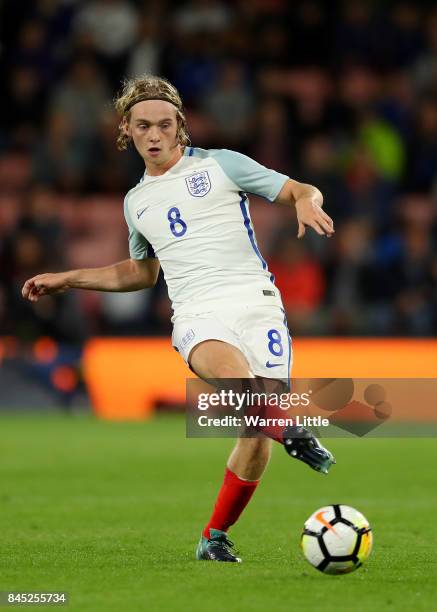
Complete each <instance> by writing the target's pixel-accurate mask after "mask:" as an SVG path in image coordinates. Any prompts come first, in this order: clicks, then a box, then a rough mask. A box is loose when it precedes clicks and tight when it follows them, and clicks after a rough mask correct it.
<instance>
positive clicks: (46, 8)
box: [0, 0, 437, 342]
mask: <svg viewBox="0 0 437 612" xmlns="http://www.w3.org/2000/svg"><path fill="white" fill-rule="evenodd" d="M0 11H1V21H0V28H1V55H0V68H1V74H2V84H3V95H2V96H1V102H0V104H1V113H0V335H2V334H3V335H4V334H7V335H12V334H13V335H16V336H18V337H19V338H21V339H23V340H32V339H35V338H37V337H38V336H41V335H48V336H52V337H54V338H56V339H57V340H59V341H63V342H80V341H82V340H84V339H86V338H87V337H88V336H90V335H92V334H112V335H118V334H120V335H123V334H139V335H144V334H146V335H147V334H150V335H156V334H166V333H169V332H170V321H169V318H170V314H171V311H170V305H169V302H168V298H167V294H166V289H165V287H164V285H163V282H162V279H161V281H160V282H159V284H158V286H157V287H156V288H155V289H154V290H151V291H146V292H144V291H143V292H138V293H129V294H121V295H118V294H97V293H94V292H77V291H75V292H71V293H70V294H64V295H62V296H60V297H59V298H56V299H53V298H45V299H44V300H41V301H40V302H38V303H37V304H33V305H32V304H30V303H26V302H24V300H22V298H21V293H20V290H21V286H22V283H23V282H24V280H26V279H27V278H29V277H30V276H33V275H35V274H37V273H41V272H45V271H56V270H63V269H66V268H72V267H94V266H99V265H106V264H109V263H112V262H114V261H116V260H119V259H124V258H126V257H127V256H128V251H127V228H126V226H125V222H124V218H123V214H122V204H123V194H124V192H126V191H127V190H128V189H130V188H131V187H132V186H133V185H135V184H136V183H137V182H138V180H139V178H140V177H141V174H142V172H143V168H142V163H141V160H140V159H139V158H138V157H137V156H136V154H135V153H134V152H133V151H128V152H127V153H123V154H121V153H119V152H118V151H117V150H116V147H115V138H116V133H117V124H118V120H117V117H116V115H115V113H114V111H113V109H112V106H111V100H112V98H113V96H114V93H115V92H116V91H117V89H118V88H119V87H120V83H121V80H122V78H123V76H125V75H128V76H131V75H138V74H141V73H144V72H151V73H156V74H160V75H163V76H166V77H167V78H169V79H170V80H171V81H172V82H173V83H174V84H175V85H176V86H177V87H178V88H179V90H180V92H181V94H182V96H183V98H184V101H185V106H186V109H187V116H188V123H189V128H190V134H191V140H192V143H193V145H194V146H200V147H205V148H208V147H218V148H223V147H226V148H232V149H236V150H238V151H241V152H243V153H247V154H248V155H250V156H251V157H253V158H255V159H256V160H258V161H259V162H261V163H263V164H265V165H266V166H268V167H271V168H275V169H277V170H279V171H281V172H285V173H287V174H289V175H290V176H292V177H293V178H296V179H297V180H300V181H304V182H309V183H313V184H315V185H317V186H318V187H319V188H320V189H321V190H322V192H323V193H324V195H325V203H326V209H327V211H328V213H329V214H330V215H331V216H332V217H333V218H334V220H335V222H336V234H335V237H334V238H333V239H332V240H327V239H324V240H321V239H320V238H318V237H316V236H315V235H310V232H307V237H306V238H305V240H303V241H297V239H296V232H297V227H296V223H295V220H294V215H293V214H292V212H291V211H288V210H286V209H280V208H279V207H275V206H274V205H270V204H268V203H265V202H263V201H260V200H258V199H257V198H251V212H252V218H253V221H254V224H255V229H256V233H257V238H258V243H259V245H260V249H261V251H262V252H263V255H264V256H265V257H266V259H267V260H268V262H269V265H270V267H271V269H272V271H273V272H274V273H275V275H276V277H277V284H278V286H279V287H280V289H281V291H282V295H283V299H284V303H285V305H286V308H287V313H288V318H289V323H290V328H291V331H292V333H293V334H303V335H311V334H317V335H371V336H372V335H407V336H408V335H411V336H416V335H417V336H427V335H433V334H434V333H435V332H436V328H437V308H436V306H437V290H436V280H437V258H436V254H435V244H436V199H437V180H436V168H437V9H436V8H435V6H434V8H432V4H431V3H430V4H429V5H427V4H426V3H423V2H422V3H417V2H401V1H399V2H384V3H382V2H374V3H372V2H366V1H355V0H346V1H344V2H329V3H327V2H316V1H312V0H307V1H294V2H287V1H286V0H250V1H249V0H234V1H228V2H226V1H224V0H191V1H186V2H169V1H165V0H149V1H146V0H144V1H140V0H138V1H129V0H89V1H80V0H34V1H33V2H14V1H13V0H3V2H0Z"/></svg>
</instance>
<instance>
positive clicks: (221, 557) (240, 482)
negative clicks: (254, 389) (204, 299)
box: [189, 340, 271, 562]
mask: <svg viewBox="0 0 437 612" xmlns="http://www.w3.org/2000/svg"><path fill="white" fill-rule="evenodd" d="M189 361H190V365H191V367H192V369H193V370H194V371H195V372H196V374H198V376H200V377H201V378H203V379H205V380H208V379H224V378H225V379H229V378H245V379H247V378H253V374H252V372H251V371H250V367H249V364H248V363H247V360H246V358H245V357H244V355H243V353H242V352H241V351H239V350H238V349H237V348H236V347H234V346H232V345H230V344H228V343H226V342H220V341H217V340H208V341H205V342H202V343H200V344H198V345H197V346H196V347H194V349H193V350H192V351H191V354H190V358H189ZM270 453H271V440H270V439H269V438H265V437H259V438H240V439H239V440H238V441H237V443H236V445H235V447H234V449H233V451H232V452H231V455H230V457H229V459H228V462H227V466H226V470H225V477H224V480H223V483H222V486H221V488H220V491H219V494H218V497H217V501H216V503H215V506H214V510H213V513H212V515H211V518H210V520H209V522H208V524H207V525H206V526H205V528H204V530H203V533H202V537H201V540H200V542H199V546H198V549H197V558H198V559H205V560H217V561H231V562H232V561H234V562H235V561H239V560H240V559H239V558H238V557H236V556H235V555H234V554H233V553H232V551H231V548H232V546H231V543H230V540H229V539H228V538H227V531H228V529H229V528H230V527H231V526H232V525H233V524H234V523H235V522H236V521H237V520H238V518H239V516H240V515H241V513H242V512H243V510H244V508H245V507H246V506H247V504H248V503H249V501H250V499H251V498H252V495H253V494H254V492H255V489H256V487H257V486H258V483H259V481H260V478H261V476H262V474H263V472H264V470H265V468H266V466H267V464H268V461H269V458H270Z"/></svg>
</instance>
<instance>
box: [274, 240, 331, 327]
mask: <svg viewBox="0 0 437 612" xmlns="http://www.w3.org/2000/svg"><path fill="white" fill-rule="evenodd" d="M269 269H270V271H271V272H272V273H273V274H274V275H275V278H276V284H277V286H278V288H279V290H280V291H281V295H282V300H283V304H284V307H285V310H286V313H287V319H288V323H289V325H290V329H292V330H294V332H295V333H297V334H300V333H304V334H305V333H311V326H312V324H313V318H312V317H313V316H314V314H315V313H316V311H317V308H318V307H319V306H320V304H321V302H322V300H323V295H324V292H325V278H324V274H323V270H322V268H321V266H320V263H319V262H318V261H317V260H316V259H315V258H314V257H311V256H310V254H309V252H308V250H307V247H306V246H305V243H303V242H301V241H299V240H297V239H296V238H295V237H292V236H290V233H289V231H287V232H286V233H283V235H282V236H279V237H278V242H277V244H276V249H275V253H274V255H273V257H272V259H271V261H270V262H269Z"/></svg>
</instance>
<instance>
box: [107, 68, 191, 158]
mask: <svg viewBox="0 0 437 612" xmlns="http://www.w3.org/2000/svg"><path fill="white" fill-rule="evenodd" d="M143 100H165V101H166V102H170V104H173V106H174V107H175V108H176V119H177V123H178V128H177V132H176V137H177V140H178V142H179V144H181V145H183V146H185V145H187V144H189V142H190V137H189V136H188V131H187V120H186V118H185V114H184V110H183V106H182V100H181V97H180V95H179V92H178V90H177V89H176V87H175V86H174V85H172V84H171V83H170V82H169V81H167V79H164V78H163V77H158V76H154V75H150V74H145V75H142V76H139V77H135V78H133V79H126V80H125V81H124V83H123V87H122V89H121V91H120V93H119V95H118V96H117V97H116V99H115V100H114V106H115V109H116V111H117V113H118V114H119V115H120V117H121V119H122V120H121V122H120V124H119V126H118V138H117V148H118V149H119V151H124V150H125V149H127V146H128V144H129V140H130V137H129V136H128V135H127V134H125V133H124V122H125V120H127V121H129V118H130V110H131V108H132V106H133V105H134V104H137V102H143Z"/></svg>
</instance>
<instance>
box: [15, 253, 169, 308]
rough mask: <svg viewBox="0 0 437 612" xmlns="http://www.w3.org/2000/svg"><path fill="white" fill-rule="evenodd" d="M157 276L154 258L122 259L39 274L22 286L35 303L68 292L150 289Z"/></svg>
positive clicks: (27, 296)
mask: <svg viewBox="0 0 437 612" xmlns="http://www.w3.org/2000/svg"><path fill="white" fill-rule="evenodd" d="M158 274H159V261H158V259H156V258H154V257H148V258H146V259H125V260H124V261H119V262H118V263H115V264H113V265H111V266H105V267H104V268H89V269H83V270H70V271H68V272H58V273H47V274H38V275H37V276H34V277H33V278H29V279H28V280H27V281H26V282H25V283H24V285H23V289H22V295H23V297H24V298H25V299H28V300H30V301H31V302H37V301H38V300H39V298H40V297H42V296H43V295H52V294H55V293H63V292H64V291H67V289H94V290H96V291H138V290H139V289H146V288H149V287H153V285H155V284H156V281H157V279H158Z"/></svg>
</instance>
